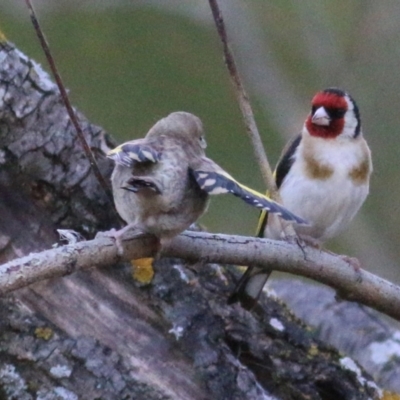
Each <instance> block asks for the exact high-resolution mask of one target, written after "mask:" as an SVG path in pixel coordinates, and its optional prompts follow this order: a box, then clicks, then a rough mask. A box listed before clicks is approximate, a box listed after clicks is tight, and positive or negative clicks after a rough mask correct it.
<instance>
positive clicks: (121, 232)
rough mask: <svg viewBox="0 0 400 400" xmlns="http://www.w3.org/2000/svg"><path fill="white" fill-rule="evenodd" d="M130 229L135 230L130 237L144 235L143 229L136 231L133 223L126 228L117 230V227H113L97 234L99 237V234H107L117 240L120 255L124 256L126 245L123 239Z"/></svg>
mask: <svg viewBox="0 0 400 400" xmlns="http://www.w3.org/2000/svg"><path fill="white" fill-rule="evenodd" d="M129 231H132V232H133V233H131V234H130V235H129V238H134V237H137V236H141V235H143V232H142V231H139V230H136V232H135V228H134V227H132V226H131V225H127V226H125V227H124V228H122V229H119V230H116V229H115V228H112V229H110V230H109V231H106V232H99V233H98V234H97V235H96V237H98V236H106V237H110V238H113V239H114V240H115V245H116V246H117V250H118V255H119V256H122V255H123V254H124V247H123V245H122V239H123V236H124V235H125V234H126V233H127V232H129Z"/></svg>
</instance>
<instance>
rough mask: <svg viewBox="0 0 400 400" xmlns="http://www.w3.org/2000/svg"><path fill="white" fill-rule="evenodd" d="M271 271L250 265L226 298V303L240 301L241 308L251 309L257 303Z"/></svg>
mask: <svg viewBox="0 0 400 400" xmlns="http://www.w3.org/2000/svg"><path fill="white" fill-rule="evenodd" d="M270 275H271V272H266V271H265V270H263V269H261V268H258V267H257V266H254V265H250V266H249V267H247V270H246V272H245V273H244V274H243V275H242V277H241V278H240V280H239V282H238V283H237V285H236V288H235V290H234V292H233V293H232V294H231V295H230V296H229V298H228V304H232V303H236V302H240V304H241V305H242V307H243V308H245V309H247V310H251V309H252V308H254V306H255V305H256V304H257V302H258V299H259V298H260V295H261V292H262V290H263V288H264V286H265V283H266V282H267V280H268V278H269V276H270Z"/></svg>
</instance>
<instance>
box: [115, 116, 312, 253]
mask: <svg viewBox="0 0 400 400" xmlns="http://www.w3.org/2000/svg"><path fill="white" fill-rule="evenodd" d="M205 148H206V141H205V139H204V133H203V126H202V123H201V120H200V119H199V118H198V117H196V116H195V115H193V114H190V113H187V112H174V113H172V114H170V115H168V116H167V117H165V118H163V119H161V120H159V121H158V122H157V123H156V124H155V125H154V126H153V127H152V128H151V129H150V130H149V132H148V133H147V135H146V136H145V137H144V138H143V139H137V140H132V141H129V142H126V143H124V144H122V145H120V146H118V147H116V148H115V149H114V150H111V151H110V152H109V154H108V157H109V158H111V159H113V160H114V161H115V169H114V172H113V174H112V177H111V180H112V188H113V194H114V201H115V206H116V208H117V211H118V213H119V215H120V216H121V218H122V219H123V220H124V221H126V222H127V224H128V225H127V226H126V227H125V228H123V229H121V230H120V231H117V232H114V234H113V236H114V237H115V238H116V239H117V244H118V246H119V248H120V249H121V243H120V240H121V236H122V235H123V234H124V233H125V232H126V231H127V230H129V229H133V230H135V231H136V232H137V233H138V234H140V233H150V234H153V235H155V236H156V237H157V238H158V239H159V240H160V245H161V246H162V245H163V244H165V242H166V241H168V240H169V239H171V238H173V237H174V236H176V235H178V234H179V233H180V232H182V231H184V230H185V229H186V228H188V227H189V226H190V225H191V224H192V223H193V222H195V221H196V220H197V219H198V218H199V217H200V216H201V215H202V214H203V213H204V212H205V211H206V209H207V203H208V195H209V194H222V193H232V194H233V195H235V196H238V197H240V198H241V199H242V200H244V201H245V202H246V203H249V204H250V205H252V206H254V207H258V208H261V209H264V210H268V211H269V212H271V213H273V214H277V215H279V216H280V217H281V218H283V219H285V220H287V221H292V222H295V223H299V224H301V223H304V220H303V219H301V218H298V217H297V216H296V215H294V214H292V213H291V212H290V211H288V210H287V209H286V208H284V207H282V206H281V205H279V204H277V203H275V202H274V201H272V200H271V199H269V198H268V197H266V196H264V195H263V194H261V193H258V192H255V191H253V190H251V189H249V188H247V187H246V186H243V185H241V184H240V183H239V182H237V181H236V180H235V179H233V178H232V177H231V176H230V175H229V174H228V173H226V172H225V171H224V170H223V169H222V168H221V167H219V166H218V165H217V164H216V163H215V162H214V161H212V160H210V159H209V158H207V157H206V156H205V152H204V149H205Z"/></svg>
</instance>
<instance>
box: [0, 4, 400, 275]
mask: <svg viewBox="0 0 400 400" xmlns="http://www.w3.org/2000/svg"><path fill="white" fill-rule="evenodd" d="M132 3H134V4H132ZM220 3H221V6H222V9H223V14H224V16H225V20H226V23H227V27H228V34H229V36H230V39H231V44H232V47H233V49H234V52H235V55H236V57H237V61H238V64H239V67H240V71H241V75H242V77H243V79H244V82H245V84H246V87H247V90H248V92H249V94H250V96H251V100H252V104H253V107H254V110H255V114H256V119H257V122H258V124H259V129H260V132H261V134H262V137H263V141H264V144H265V147H266V150H267V154H268V157H269V159H270V162H271V163H272V164H275V162H276V161H277V159H278V157H279V154H280V149H281V148H282V147H283V145H284V143H285V142H286V140H287V139H289V138H290V137H291V136H292V135H293V134H295V133H297V132H299V131H300V129H301V127H302V124H303V121H304V119H305V117H306V115H307V113H308V111H309V103H310V100H311V98H312V96H313V95H314V93H315V92H316V91H317V90H320V89H323V88H326V87H330V86H337V87H341V88H343V89H346V90H348V91H349V92H350V93H351V94H352V95H353V97H354V98H355V99H356V101H357V103H358V105H359V107H360V110H361V116H362V121H363V130H364V134H365V136H366V138H367V140H368V142H369V144H370V146H371V148H372V151H373V160H374V169H375V170H374V175H373V179H372V185H371V195H370V196H369V198H368V200H367V202H366V204H365V205H364V206H363V209H362V211H361V212H360V213H359V215H358V216H357V217H356V219H355V220H354V222H353V223H352V225H351V227H350V228H349V229H348V230H347V231H346V232H345V233H344V234H343V235H341V237H340V238H338V239H335V241H333V242H332V243H329V244H328V245H327V247H328V248H330V249H332V250H334V251H338V252H342V253H346V254H349V255H352V256H356V257H358V258H359V259H360V260H361V262H362V264H363V265H364V266H365V267H366V268H367V269H369V270H371V271H373V272H376V273H377V274H379V275H381V276H383V277H385V278H388V279H391V280H396V281H397V282H400V268H399V266H398V265H397V259H398V257H399V254H400V248H399V246H398V244H397V240H398V238H399V236H400V227H399V219H400V207H399V185H398V181H399V180H400V165H399V162H398V159H399V153H400V150H399V145H398V142H397V138H398V127H399V126H400V112H399V110H398V108H399V88H400V74H399V73H398V71H399V65H400V40H399V39H400V2H398V1H394V0H393V1H386V2H374V1H372V0H324V1H319V2H316V1H311V0H303V1H301V2H299V1H297V0H280V1H266V0H265V1H260V0H246V1H239V0H230V1H226V0H225V1H221V2H220ZM34 5H35V6H36V9H37V11H38V14H39V16H40V20H41V22H42V27H43V29H44V30H45V33H46V36H47V38H48V40H49V42H50V45H51V48H52V51H53V55H54V57H55V59H56V62H57V64H58V67H59V69H60V71H61V74H62V77H63V79H64V81H65V85H66V86H67V87H68V88H69V90H70V95H71V98H72V102H73V104H74V105H75V106H76V107H77V108H79V109H80V110H81V111H82V112H83V113H84V114H85V115H86V116H87V117H88V118H89V119H90V120H91V121H92V122H93V123H95V124H98V125H101V126H103V127H104V128H105V129H106V130H107V131H108V132H110V133H111V134H112V135H113V136H114V137H115V138H117V140H119V141H121V142H122V141H124V140H127V139H131V138H137V137H141V136H143V135H144V134H145V133H146V132H147V130H148V129H149V128H150V127H151V125H152V124H153V123H154V122H156V121H157V120H158V119H159V118H161V117H163V116H165V115H166V114H168V113H169V112H171V111H177V110H185V111H190V112H193V113H194V114H197V115H198V116H200V117H201V118H202V120H203V122H204V125H205V129H206V133H207V141H208V145H209V146H208V150H207V153H208V155H209V156H210V157H211V158H213V159H214V160H216V161H217V162H218V163H219V164H220V165H221V166H223V167H224V168H225V169H227V170H228V171H229V172H230V173H231V174H232V175H234V176H235V177H236V178H237V179H238V180H240V181H242V182H243V183H246V184H247V185H249V186H252V187H254V188H256V189H258V190H264V187H263V183H262V180H261V176H260V173H259V170H258V167H257V164H256V163H255V161H254V157H253V155H252V149H251V147H250V144H249V140H248V137H247V136H246V133H245V129H244V125H243V122H242V119H241V115H240V112H239V109H238V106H237V103H236V100H235V95H234V93H233V90H232V87H231V84H230V81H229V77H228V74H227V71H226V69H225V66H224V63H223V57H222V52H221V46H220V42H219V38H218V37H217V34H216V31H215V27H214V25H213V22H212V18H211V13H210V10H209V6H208V2H207V1H206V0H202V1H199V0H163V1H155V0H153V1H152V0H147V1H144V0H142V1H139V0H138V1H135V2H131V1H123V0H120V1H112V0H101V1H82V0H81V1H74V0H68V1H67V0H65V1H58V2H54V1H50V0H47V1H45V0H37V1H35V2H34ZM0 29H1V30H2V31H3V32H4V33H5V35H6V36H7V38H8V39H9V40H10V41H11V42H13V43H15V44H16V45H17V47H18V48H19V49H20V50H22V51H23V52H25V53H26V54H27V55H28V56H30V57H32V58H34V59H35V60H37V61H39V62H40V63H42V65H44V67H45V69H48V68H47V65H46V63H45V61H44V56H43V52H42V50H41V48H40V46H39V44H38V40H37V38H36V36H35V33H34V31H33V28H32V26H31V23H30V20H29V16H28V11H27V9H26V8H25V5H24V2H23V1H20V2H16V1H14V0H2V2H1V3H0ZM230 197H231V196H214V197H213V198H212V203H211V206H210V209H209V212H208V213H207V215H206V216H204V217H203V218H202V220H201V222H202V223H203V224H204V225H206V226H207V228H208V229H209V230H210V231H214V232H227V233H238V234H253V233H254V229H255V225H256V222H257V217H258V212H257V210H254V209H252V208H250V207H249V206H247V205H245V204H242V203H241V202H240V201H239V200H238V199H236V198H230Z"/></svg>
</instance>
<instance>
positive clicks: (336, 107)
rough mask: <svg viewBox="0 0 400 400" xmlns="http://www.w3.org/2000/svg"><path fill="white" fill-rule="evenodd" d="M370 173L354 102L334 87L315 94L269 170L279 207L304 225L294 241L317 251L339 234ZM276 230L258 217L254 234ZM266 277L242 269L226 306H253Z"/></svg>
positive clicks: (272, 221) (270, 220)
mask: <svg viewBox="0 0 400 400" xmlns="http://www.w3.org/2000/svg"><path fill="white" fill-rule="evenodd" d="M371 172H372V162H371V152H370V149H369V147H368V144H367V142H366V141H365V139H364V137H363V134H362V131H361V121H360V113H359V110H358V107H357V105H356V103H355V101H354V100H353V98H352V97H351V96H350V95H349V94H348V93H346V92H344V91H342V90H340V89H336V88H329V89H326V90H323V91H321V92H318V93H317V94H316V95H315V96H314V98H313V99H312V102H311V113H310V114H309V115H308V117H307V119H306V121H305V123H304V126H303V130H302V132H301V134H300V135H298V136H296V137H295V138H294V139H293V140H292V141H291V142H289V143H288V145H287V146H286V147H285V149H284V151H283V153H282V156H281V158H280V160H279V162H278V165H277V167H276V170H275V180H276V185H277V187H278V190H279V194H280V196H281V199H282V205H284V206H285V207H287V208H288V209H289V210H291V211H292V212H294V213H295V214H296V215H298V216H300V217H301V218H304V219H305V220H306V221H307V222H308V225H296V226H294V229H295V232H296V233H297V235H298V236H299V237H300V239H303V240H304V241H305V242H308V243H310V242H311V244H313V245H314V246H318V247H319V246H321V244H322V243H323V242H325V241H326V240H328V239H331V238H333V237H334V236H336V235H338V234H339V233H340V232H342V231H343V230H344V229H345V228H346V227H347V226H348V224H349V223H350V221H351V220H352V219H353V217H354V216H355V215H356V213H357V211H358V210H359V209H360V207H361V205H362V204H363V203H364V200H365V199H366V197H367V195H368V191H369V179H370V175H371ZM282 232H283V231H282V226H281V222H280V221H279V220H278V219H277V218H276V217H275V216H274V215H269V214H268V213H266V212H262V213H261V216H260V220H259V225H258V229H257V236H259V237H266V238H271V239H282V238H283V237H282V235H283V233H282ZM269 275H270V273H265V272H262V271H261V270H260V269H259V268H257V267H254V266H250V267H248V269H247V271H246V272H245V274H244V275H243V277H242V278H241V280H240V281H239V283H238V285H237V287H236V290H235V292H234V293H233V295H232V296H231V298H230V302H234V301H237V300H240V301H241V302H242V304H243V305H244V306H246V307H248V308H249V307H251V306H252V305H254V304H255V302H256V301H257V299H258V297H259V295H260V293H261V291H262V289H263V287H264V285H265V283H266V281H267V279H268V277H269Z"/></svg>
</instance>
